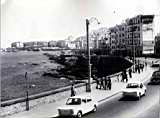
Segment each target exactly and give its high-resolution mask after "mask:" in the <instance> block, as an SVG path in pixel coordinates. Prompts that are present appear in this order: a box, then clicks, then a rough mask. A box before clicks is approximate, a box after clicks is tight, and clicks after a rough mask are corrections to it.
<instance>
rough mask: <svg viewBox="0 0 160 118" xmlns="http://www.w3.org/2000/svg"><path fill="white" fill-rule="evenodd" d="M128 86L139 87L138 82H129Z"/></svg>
mask: <svg viewBox="0 0 160 118" xmlns="http://www.w3.org/2000/svg"><path fill="white" fill-rule="evenodd" d="M126 88H139V85H138V84H137V83H129V84H128V85H127V87H126Z"/></svg>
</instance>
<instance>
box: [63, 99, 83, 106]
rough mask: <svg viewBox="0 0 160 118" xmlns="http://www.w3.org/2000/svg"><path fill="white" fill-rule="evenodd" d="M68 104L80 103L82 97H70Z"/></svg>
mask: <svg viewBox="0 0 160 118" xmlns="http://www.w3.org/2000/svg"><path fill="white" fill-rule="evenodd" d="M66 104H67V105H79V104H81V99H80V98H69V99H68V100H67V103H66Z"/></svg>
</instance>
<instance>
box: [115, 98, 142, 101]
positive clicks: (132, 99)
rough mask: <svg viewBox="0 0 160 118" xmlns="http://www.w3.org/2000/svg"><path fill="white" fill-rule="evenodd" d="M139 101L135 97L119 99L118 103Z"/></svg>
mask: <svg viewBox="0 0 160 118" xmlns="http://www.w3.org/2000/svg"><path fill="white" fill-rule="evenodd" d="M137 100H139V99H138V98H136V97H121V98H120V99H119V100H118V101H137Z"/></svg>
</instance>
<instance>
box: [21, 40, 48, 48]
mask: <svg viewBox="0 0 160 118" xmlns="http://www.w3.org/2000/svg"><path fill="white" fill-rule="evenodd" d="M23 44H24V48H25V49H35V48H42V47H48V42H44V41H32V42H24V43H23Z"/></svg>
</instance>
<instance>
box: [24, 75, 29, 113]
mask: <svg viewBox="0 0 160 118" xmlns="http://www.w3.org/2000/svg"><path fill="white" fill-rule="evenodd" d="M25 79H26V111H29V97H28V88H29V87H28V77H27V72H26V73H25Z"/></svg>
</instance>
